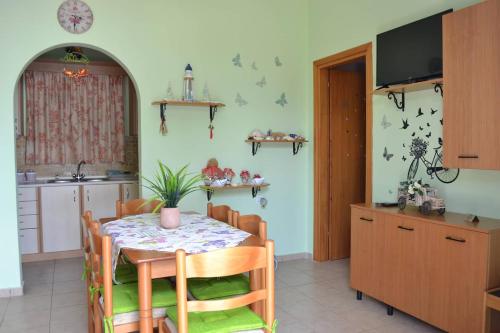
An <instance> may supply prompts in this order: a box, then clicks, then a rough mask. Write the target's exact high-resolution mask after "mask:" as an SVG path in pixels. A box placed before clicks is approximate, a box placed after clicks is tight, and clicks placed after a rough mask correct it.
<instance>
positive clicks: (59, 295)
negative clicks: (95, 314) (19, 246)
mask: <svg viewBox="0 0 500 333" xmlns="http://www.w3.org/2000/svg"><path fill="white" fill-rule="evenodd" d="M81 273H82V259H81V258H74V259H66V260H56V261H48V262H42V263H29V264H23V276H24V280H25V293H26V295H25V296H23V297H14V298H11V299H0V333H4V332H28V333H30V332H42V333H49V332H50V333H59V332H65V333H85V332H87V327H86V325H87V308H86V294H85V291H86V290H85V282H84V281H81V280H80V277H81ZM24 311H26V312H24ZM3 313H4V316H3V317H4V318H3V321H2V319H1V317H2V314H3ZM26 318H30V320H25V319H26ZM276 318H277V319H278V321H279V325H278V332H285V333H294V332H300V333H315V332H318V333H323V332H325V333H326V332H328V333H336V332H343V333H381V332H384V333H396V332H404V333H437V332H440V331H439V330H437V329H435V328H433V327H432V326H429V325H427V324H425V323H423V322H421V321H419V320H418V319H416V318H413V317H411V316H408V315H406V314H404V313H401V312H399V311H395V313H394V316H387V314H386V307H385V305H384V304H383V303H381V302H379V301H377V300H374V299H372V298H370V297H367V296H364V297H363V300H361V301H358V300H356V292H355V291H354V290H352V289H351V288H350V286H349V261H348V260H339V261H334V262H325V263H317V262H313V261H310V260H293V261H288V262H280V264H279V269H278V271H277V272H276Z"/></svg>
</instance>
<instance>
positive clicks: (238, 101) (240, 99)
mask: <svg viewBox="0 0 500 333" xmlns="http://www.w3.org/2000/svg"><path fill="white" fill-rule="evenodd" d="M234 102H235V103H236V104H238V106H240V107H241V106H245V105H247V104H248V102H247V101H245V100H244V99H243V97H241V95H240V93H237V94H236V99H235V100H234Z"/></svg>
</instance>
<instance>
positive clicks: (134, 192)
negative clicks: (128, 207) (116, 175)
mask: <svg viewBox="0 0 500 333" xmlns="http://www.w3.org/2000/svg"><path fill="white" fill-rule="evenodd" d="M138 198H139V185H138V184H137V183H124V184H122V198H121V201H122V202H127V201H130V200H134V199H138Z"/></svg>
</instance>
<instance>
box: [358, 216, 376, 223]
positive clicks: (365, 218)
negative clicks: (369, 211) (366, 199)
mask: <svg viewBox="0 0 500 333" xmlns="http://www.w3.org/2000/svg"><path fill="white" fill-rule="evenodd" d="M359 219H360V220H361V221H366V222H373V219H371V218H368V217H360V218H359Z"/></svg>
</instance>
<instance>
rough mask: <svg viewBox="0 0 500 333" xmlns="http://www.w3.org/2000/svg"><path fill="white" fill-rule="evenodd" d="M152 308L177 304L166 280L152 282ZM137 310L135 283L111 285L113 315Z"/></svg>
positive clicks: (137, 294)
mask: <svg viewBox="0 0 500 333" xmlns="http://www.w3.org/2000/svg"><path fill="white" fill-rule="evenodd" d="M152 301H153V302H152V303H153V308H165V307H168V306H173V305H175V304H177V294H176V292H175V290H174V288H173V287H172V285H171V284H170V282H168V281H167V280H164V279H155V280H153V299H152ZM138 310H139V293H138V286H137V283H127V284H117V285H113V314H120V313H126V312H133V311H138Z"/></svg>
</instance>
